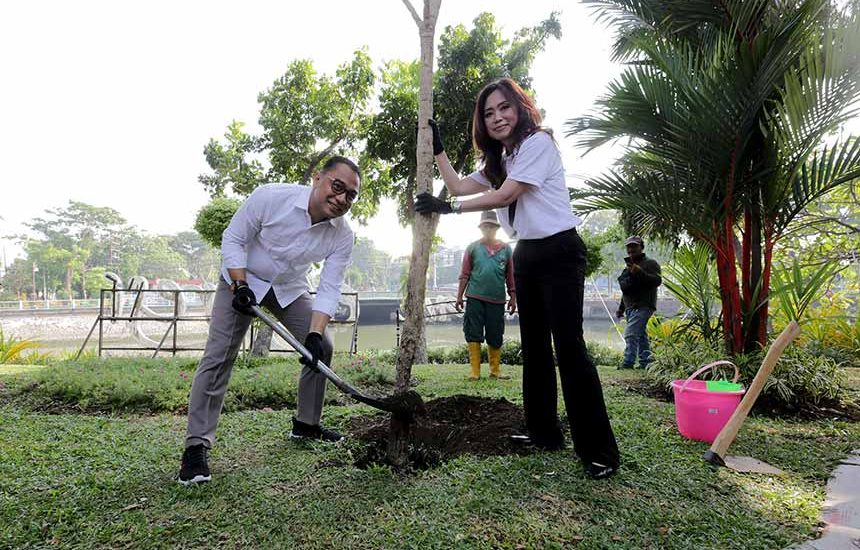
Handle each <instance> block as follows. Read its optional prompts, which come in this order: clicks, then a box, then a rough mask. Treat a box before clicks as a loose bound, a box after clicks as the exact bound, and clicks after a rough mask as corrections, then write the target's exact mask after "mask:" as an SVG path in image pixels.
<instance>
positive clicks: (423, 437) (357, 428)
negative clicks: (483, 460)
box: [350, 395, 532, 469]
mask: <svg viewBox="0 0 860 550" xmlns="http://www.w3.org/2000/svg"><path fill="white" fill-rule="evenodd" d="M425 406H426V411H427V414H426V415H424V416H420V417H417V418H416V419H415V420H416V421H415V424H413V426H412V429H411V432H410V435H409V443H408V444H409V461H408V463H409V466H410V467H412V468H416V469H427V468H431V467H433V466H435V465H436V464H439V463H440V462H443V461H445V460H450V459H452V458H454V457H457V456H460V455H463V454H472V455H478V456H500V455H509V454H528V453H529V452H531V451H532V449H531V448H529V447H524V446H522V445H520V444H517V443H515V442H513V441H511V438H510V436H511V435H513V434H515V433H522V429H523V409H522V407H520V406H518V405H514V404H513V403H511V402H510V401H508V400H507V399H504V398H499V399H491V398H486V397H475V396H469V395H455V396H452V397H443V398H440V399H435V400H433V401H429V402H427V403H426V404H425ZM368 420H370V421H368ZM350 432H351V433H352V435H353V437H354V438H356V439H358V440H359V441H362V442H365V443H367V449H366V452H365V453H363V454H362V455H361V456H359V457H358V458H357V460H356V465H357V466H359V467H362V468H364V467H367V466H368V465H370V464H373V463H378V464H382V463H385V462H386V460H385V453H386V447H387V445H388V433H389V419H388V416H387V415H377V416H374V417H370V419H368V417H366V416H364V417H358V418H355V419H353V421H352V424H351V425H350Z"/></svg>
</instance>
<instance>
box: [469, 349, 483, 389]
mask: <svg viewBox="0 0 860 550" xmlns="http://www.w3.org/2000/svg"><path fill="white" fill-rule="evenodd" d="M469 364H470V365H471V366H472V373H471V374H470V375H469V380H477V379H478V378H480V377H481V343H480V342H469Z"/></svg>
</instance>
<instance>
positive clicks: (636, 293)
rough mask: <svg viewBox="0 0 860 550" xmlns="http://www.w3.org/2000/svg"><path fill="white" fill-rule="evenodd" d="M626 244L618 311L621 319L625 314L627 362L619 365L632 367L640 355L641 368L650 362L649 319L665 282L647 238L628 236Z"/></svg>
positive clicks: (625, 352) (625, 360)
mask: <svg viewBox="0 0 860 550" xmlns="http://www.w3.org/2000/svg"><path fill="white" fill-rule="evenodd" d="M624 244H625V245H626V246H627V257H626V258H624V262H625V263H626V264H627V267H625V268H624V271H622V272H621V275H620V276H619V277H618V284H619V286H621V303H620V304H618V311H616V312H615V314H616V315H617V316H618V317H619V318H621V317H624V316H626V318H627V327H626V328H625V329H624V341H625V342H626V343H627V346H626V347H625V349H624V362H623V363H622V364H621V366H620V367H619V368H621V369H632V368H633V367H634V365H635V364H636V356H637V355H638V356H639V367H640V368H643V369H644V368H645V367H647V366H648V363H650V362H651V346H650V345H649V343H648V331H647V330H646V327H647V326H648V319H650V318H651V315H653V314H654V310H656V309H657V287H658V286H660V285H661V284H662V282H663V279H662V278H661V277H660V264H658V263H657V262H656V261H655V260H652V259H651V258H649V257H647V256H645V252H643V251H644V250H645V241H643V240H642V237H639V236H632V237H628V238H627V240H626V241H625V243H624Z"/></svg>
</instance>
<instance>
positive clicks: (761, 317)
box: [756, 221, 774, 349]
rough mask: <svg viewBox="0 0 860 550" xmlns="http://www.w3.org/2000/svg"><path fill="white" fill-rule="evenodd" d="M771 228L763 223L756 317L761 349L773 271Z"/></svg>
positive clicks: (765, 330)
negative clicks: (761, 261) (758, 306)
mask: <svg viewBox="0 0 860 550" xmlns="http://www.w3.org/2000/svg"><path fill="white" fill-rule="evenodd" d="M773 245H774V237H773V226H772V224H771V223H770V222H769V221H766V222H765V230H764V268H763V269H762V274H761V293H760V294H759V303H761V307H760V308H759V310H758V312H757V317H758V327H757V329H758V334H757V335H756V336H757V342H758V345H759V346H760V347H761V349H764V348H765V346H766V345H767V321H768V316H769V312H768V310H769V309H770V307H769V306H770V274H771V272H772V271H773Z"/></svg>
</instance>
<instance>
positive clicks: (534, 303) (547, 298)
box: [514, 229, 619, 467]
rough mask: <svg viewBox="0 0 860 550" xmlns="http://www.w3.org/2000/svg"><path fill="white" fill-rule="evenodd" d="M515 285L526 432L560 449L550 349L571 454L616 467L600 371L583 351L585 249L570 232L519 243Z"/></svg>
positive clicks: (538, 440)
mask: <svg viewBox="0 0 860 550" xmlns="http://www.w3.org/2000/svg"><path fill="white" fill-rule="evenodd" d="M514 279H515V283H516V289H517V306H518V308H519V312H520V338H521V341H522V352H523V405H524V409H525V417H526V427H527V429H528V431H529V435H530V436H531V438H532V440H533V441H534V442H535V443H536V444H538V445H541V446H545V447H550V448H553V447H558V446H559V445H560V444H562V443H563V442H564V434H563V433H562V431H561V426H560V424H559V420H558V412H557V407H556V403H557V401H558V397H557V395H558V394H557V390H556V375H555V365H554V363H553V343H554V344H555V354H556V359H557V361H558V371H559V376H560V378H561V390H562V394H563V396H564V405H565V408H566V409H567V418H568V421H569V423H570V433H571V436H572V438H573V446H574V450H575V451H576V454H577V455H579V458H580V459H581V460H582V461H583V462H584V463H586V464H587V463H590V462H599V463H602V464H606V465H609V466H616V467H617V466H618V464H619V454H618V445H617V443H616V441H615V435H614V434H613V433H612V426H610V424H609V416H608V415H607V413H606V404H605V403H604V401H603V390H602V388H601V386H600V378H599V377H598V375H597V369H596V368H595V367H594V364H593V363H592V362H591V359H590V357H589V356H588V353H587V351H586V349H585V338H584V337H583V334H582V305H583V304H582V301H583V290H584V288H585V244H584V243H583V242H582V239H581V238H580V237H579V235H578V234H577V232H576V230H575V229H570V230H568V231H563V232H561V233H557V234H555V235H552V236H550V237H546V238H544V239H533V240H532V239H529V240H525V239H524V240H520V241H519V242H518V243H517V247H516V250H515V251H514Z"/></svg>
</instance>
